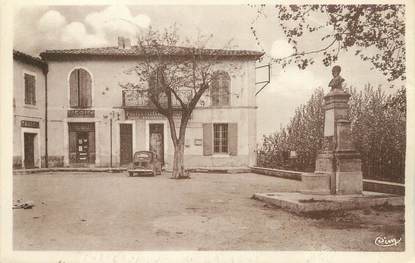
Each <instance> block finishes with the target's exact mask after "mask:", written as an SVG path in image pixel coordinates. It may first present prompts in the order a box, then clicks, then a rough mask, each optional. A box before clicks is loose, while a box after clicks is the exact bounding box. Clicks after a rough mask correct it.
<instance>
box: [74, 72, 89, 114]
mask: <svg viewBox="0 0 415 263" xmlns="http://www.w3.org/2000/svg"><path fill="white" fill-rule="evenodd" d="M91 86H92V80H91V75H90V74H89V73H88V71H86V70H85V69H82V68H77V69H74V70H73V71H72V72H71V75H70V77H69V88H70V99H69V104H70V106H71V107H72V108H89V107H91V106H92V93H91Z"/></svg>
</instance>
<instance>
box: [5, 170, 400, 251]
mask: <svg viewBox="0 0 415 263" xmlns="http://www.w3.org/2000/svg"><path fill="white" fill-rule="evenodd" d="M299 184H300V182H298V181H294V180H286V179H279V178H275V177H268V176H264V175H258V174H251V173H244V174H192V178H191V179H190V180H172V179H169V176H168V175H167V174H164V175H162V176H157V177H148V178H139V177H128V176H127V173H70V172H55V173H37V174H30V175H14V192H13V201H14V203H17V201H18V200H21V202H23V201H28V200H31V201H33V202H34V204H35V207H33V208H32V209H14V210H13V217H14V218H13V222H14V225H13V235H14V240H13V243H14V249H17V250H338V251H344V250H346V251H351V250H352V251H402V250H404V247H405V241H404V209H403V208H393V209H392V208H388V207H386V208H385V207H379V208H372V209H366V210H357V211H352V212H345V213H336V214H330V215H327V216H325V217H324V218H310V217H302V216H297V215H293V214H290V213H288V212H286V211H284V210H281V209H278V208H275V207H269V206H267V205H264V203H262V202H260V201H257V200H253V199H252V198H251V197H252V195H253V194H254V193H256V192H276V191H296V190H298V187H299ZM379 236H381V237H388V238H389V237H394V238H397V239H399V238H402V241H401V242H400V243H399V244H398V245H397V246H392V247H379V246H376V245H375V242H374V241H375V239H376V238H377V237H379Z"/></svg>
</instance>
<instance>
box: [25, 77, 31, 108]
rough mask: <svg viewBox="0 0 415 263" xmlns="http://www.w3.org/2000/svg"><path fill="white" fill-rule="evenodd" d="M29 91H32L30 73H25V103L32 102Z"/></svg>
mask: <svg viewBox="0 0 415 263" xmlns="http://www.w3.org/2000/svg"><path fill="white" fill-rule="evenodd" d="M29 93H30V89H29V75H27V74H24V94H25V96H24V103H25V104H30V101H29Z"/></svg>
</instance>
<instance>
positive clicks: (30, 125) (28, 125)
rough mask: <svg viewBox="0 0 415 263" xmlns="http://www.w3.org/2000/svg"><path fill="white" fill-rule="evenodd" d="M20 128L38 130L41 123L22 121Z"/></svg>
mask: <svg viewBox="0 0 415 263" xmlns="http://www.w3.org/2000/svg"><path fill="white" fill-rule="evenodd" d="M20 126H21V127H25V128H35V129H38V128H39V122H37V121H21V122H20Z"/></svg>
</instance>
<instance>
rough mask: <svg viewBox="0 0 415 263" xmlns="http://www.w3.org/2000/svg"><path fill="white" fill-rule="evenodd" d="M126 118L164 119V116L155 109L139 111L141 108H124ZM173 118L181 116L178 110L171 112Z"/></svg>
mask: <svg viewBox="0 0 415 263" xmlns="http://www.w3.org/2000/svg"><path fill="white" fill-rule="evenodd" d="M125 118H126V119H128V120H129V119H144V120H154V119H156V120H158V119H165V117H164V116H163V115H162V114H161V113H159V112H157V111H141V110H126V111H125ZM173 118H181V113H180V112H178V111H175V112H173Z"/></svg>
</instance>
